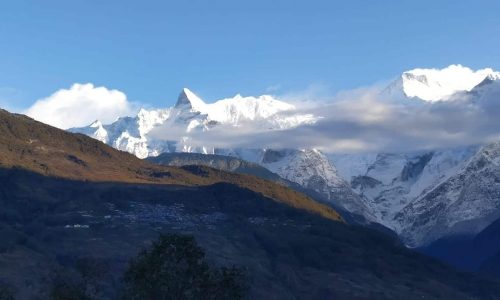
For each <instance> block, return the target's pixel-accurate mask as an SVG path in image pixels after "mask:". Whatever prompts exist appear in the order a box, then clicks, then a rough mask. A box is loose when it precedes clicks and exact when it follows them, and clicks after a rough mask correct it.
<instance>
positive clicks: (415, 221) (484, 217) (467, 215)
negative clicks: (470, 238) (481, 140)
mask: <svg viewBox="0 0 500 300" xmlns="http://www.w3.org/2000/svg"><path fill="white" fill-rule="evenodd" d="M499 217H500V143H498V142H497V143H491V144H489V145H486V146H484V147H482V148H481V149H480V150H479V151H478V152H477V153H475V154H474V155H473V156H472V157H471V158H470V159H469V160H467V162H466V163H465V164H464V165H463V166H461V167H460V168H459V169H458V171H457V172H456V173H455V174H453V175H452V176H450V177H449V178H447V179H446V180H443V181H441V182H440V183H439V184H436V185H434V186H433V187H432V188H431V189H429V190H428V191H426V192H425V193H422V194H421V195H420V196H419V197H418V198H417V199H415V200H414V201H412V202H411V203H410V204H409V205H408V206H406V207H405V208H404V209H403V210H401V211H400V212H399V213H397V215H396V220H397V221H398V222H399V223H400V228H401V229H402V230H401V232H400V234H401V236H402V237H403V238H404V239H405V241H406V243H407V244H408V245H411V246H418V245H425V244H427V243H429V242H432V241H433V240H436V239H437V238H440V237H442V236H445V235H450V234H475V233H478V232H480V231H481V230H482V229H484V228H485V227H486V226H488V225H489V224H490V223H491V222H493V221H494V220H496V219H498V218H499Z"/></svg>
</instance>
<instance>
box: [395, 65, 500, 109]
mask: <svg viewBox="0 0 500 300" xmlns="http://www.w3.org/2000/svg"><path fill="white" fill-rule="evenodd" d="M485 79H489V80H498V79H500V72H496V71H494V70H492V69H491V68H486V69H480V70H476V71H474V70H472V69H470V68H467V67H464V66H462V65H451V66H448V67H446V68H444V69H413V70H410V71H406V72H404V73H403V74H402V76H401V82H402V88H403V91H404V93H405V95H406V96H408V97H417V98H420V99H422V100H425V101H430V102H433V101H440V100H447V99H448V98H449V97H450V96H452V95H453V94H455V93H457V92H463V91H470V90H472V89H473V88H474V87H475V86H477V85H478V84H480V83H481V82H483V81H484V80H485Z"/></svg>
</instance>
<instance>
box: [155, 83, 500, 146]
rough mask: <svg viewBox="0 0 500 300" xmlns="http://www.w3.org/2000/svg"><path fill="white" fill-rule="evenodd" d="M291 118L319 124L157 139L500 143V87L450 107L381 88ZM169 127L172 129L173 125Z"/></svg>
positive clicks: (178, 131) (167, 134)
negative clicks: (391, 93)
mask: <svg viewBox="0 0 500 300" xmlns="http://www.w3.org/2000/svg"><path fill="white" fill-rule="evenodd" d="M286 114H288V116H290V114H299V115H304V114H313V115H315V116H317V117H319V118H318V120H317V121H316V122H315V123H314V124H307V125H302V126H298V127H294V128H290V129H286V130H269V128H268V127H266V126H262V124H255V123H253V122H246V123H242V124H240V125H239V126H231V125H219V126H216V127H214V128H212V129H211V130H209V131H204V132H201V131H196V130H195V131H192V132H190V133H188V134H186V131H185V127H182V126H178V128H173V127H169V128H168V129H167V128H159V129H158V130H156V131H155V132H154V133H153V134H155V136H156V137H160V138H164V139H169V140H177V139H180V138H181V137H188V139H189V143H190V144H192V145H195V146H211V147H222V148H238V147H242V148H318V149H321V150H323V151H325V152H353V151H354V152H360V151H361V152H372V151H387V152H398V151H416V150H424V149H436V148H447V147H456V146H462V145H470V144H478V143H485V142H489V141H492V140H498V139H500V118H498V116H499V115H500V83H498V82H496V83H494V84H491V85H490V86H487V87H484V88H483V89H481V91H480V93H478V94H470V93H464V94H460V95H457V96H455V97H454V99H452V100H449V101H446V102H434V103H430V102H424V101H419V100H412V99H407V98H404V99H395V98H391V97H390V96H388V95H387V94H384V93H381V92H380V89H379V88H378V87H375V88H364V89H357V90H354V91H351V92H343V93H341V94H338V95H336V96H335V97H332V98H331V101H329V102H321V101H320V102H316V103H315V105H305V106H302V107H299V109H298V110H297V111H295V112H293V113H290V112H287V113H286ZM169 126H170V125H169Z"/></svg>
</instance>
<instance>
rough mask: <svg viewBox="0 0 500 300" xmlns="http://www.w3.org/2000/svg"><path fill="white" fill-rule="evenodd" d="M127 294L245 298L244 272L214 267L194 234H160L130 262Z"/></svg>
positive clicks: (160, 297)
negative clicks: (207, 259) (197, 242)
mask: <svg viewBox="0 0 500 300" xmlns="http://www.w3.org/2000/svg"><path fill="white" fill-rule="evenodd" d="M124 280H125V290H124V298H125V299H130V300H132V299H133V300H135V299H141V300H142V299H156V300H164V299H165V300H166V299H179V300H182V299H242V298H243V297H244V294H245V291H246V289H245V286H244V275H243V272H242V271H241V270H240V269H238V268H236V267H232V268H221V269H218V268H211V267H210V266H209V264H208V263H207V262H206V260H205V253H204V252H203V249H201V248H200V247H199V246H198V245H197V244H196V241H195V239H194V238H193V237H192V236H184V235H177V234H168V235H161V236H160V238H159V239H158V241H156V242H154V243H153V245H152V246H151V247H150V248H149V249H145V250H143V251H142V252H141V253H140V254H139V255H138V256H137V257H136V258H135V259H133V260H132V261H131V263H130V266H129V269H128V270H127V271H126V273H125V276H124Z"/></svg>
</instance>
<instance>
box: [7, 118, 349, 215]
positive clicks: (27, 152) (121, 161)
mask: <svg viewBox="0 0 500 300" xmlns="http://www.w3.org/2000/svg"><path fill="white" fill-rule="evenodd" d="M0 167H5V168H12V167H19V168H22V169H26V170H29V171H32V172H36V173H40V174H43V175H47V176H53V177H60V178H66V179H72V180H86V181H93V182H125V183H142V184H151V183H153V184H176V185H210V184H214V183H218V182H227V183H232V184H235V185H238V186H240V187H242V188H247V189H250V190H253V191H255V192H258V193H261V194H263V195H264V196H266V197H269V198H271V199H274V200H276V201H278V202H281V203H284V204H287V205H289V206H292V207H295V208H298V209H304V210H307V211H309V212H312V213H316V214H319V215H321V216H323V217H325V218H328V219H332V220H337V221H339V220H342V218H341V217H340V215H339V214H338V213H337V212H336V211H335V210H333V209H332V208H330V207H328V206H326V205H323V204H320V203H317V202H316V201H314V200H312V199H311V198H309V197H307V196H305V195H303V194H301V193H299V192H296V191H293V190H291V189H289V188H287V187H285V186H282V185H279V184H277V183H273V182H270V181H267V180H264V179H260V178H257V177H255V176H251V175H242V174H234V173H228V172H224V171H219V170H215V169H211V168H208V167H198V169H196V170H195V171H196V172H193V170H188V169H185V168H177V167H166V166H159V165H155V164H153V163H150V162H148V161H145V160H141V159H138V158H137V157H135V156H134V155H132V154H130V153H127V152H123V151H119V150H116V149H114V148H112V147H110V146H108V145H106V144H104V143H102V142H100V141H97V140H95V139H93V138H90V137H87V136H85V135H82V134H74V133H69V132H66V131H64V130H60V129H58V128H55V127H52V126H49V125H46V124H43V123H41V122H38V121H35V120H33V119H31V118H29V117H26V116H24V115H19V114H12V113H9V112H7V111H5V110H0Z"/></svg>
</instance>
